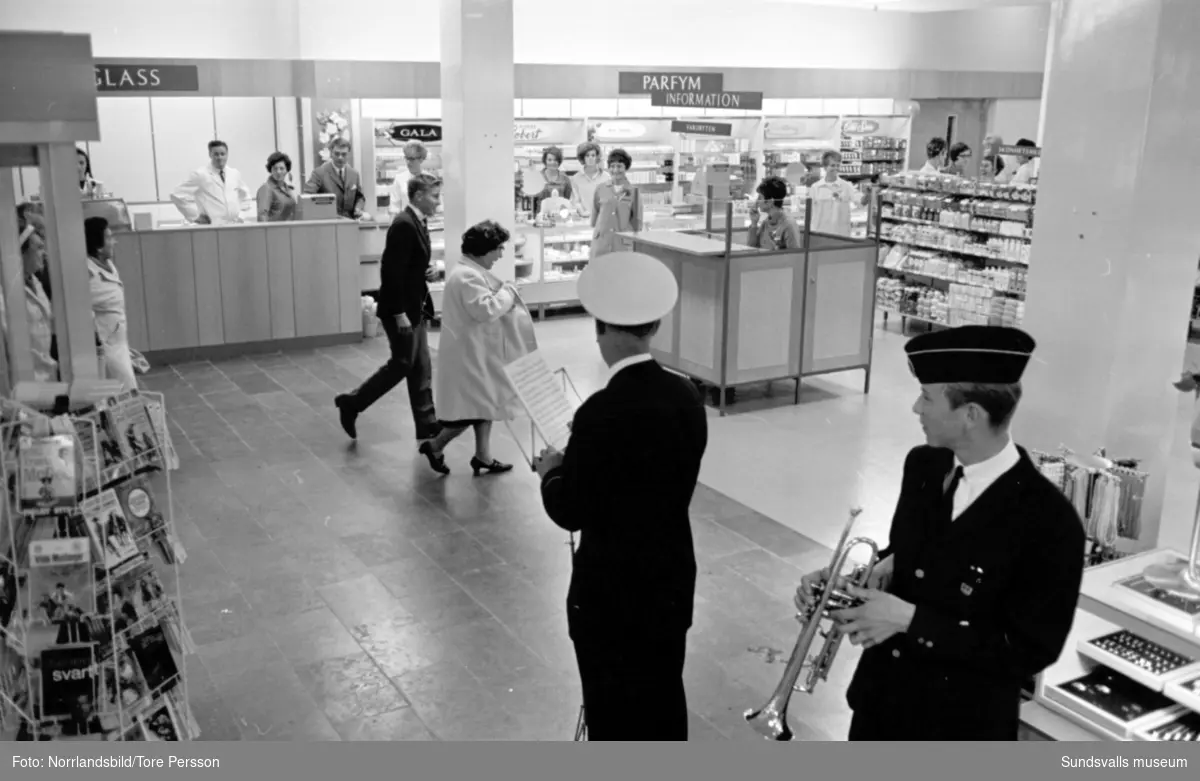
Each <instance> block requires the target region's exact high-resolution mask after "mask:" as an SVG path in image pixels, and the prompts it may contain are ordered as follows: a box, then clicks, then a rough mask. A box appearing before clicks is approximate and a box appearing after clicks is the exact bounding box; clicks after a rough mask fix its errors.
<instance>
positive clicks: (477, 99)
mask: <svg viewBox="0 0 1200 781" xmlns="http://www.w3.org/2000/svg"><path fill="white" fill-rule="evenodd" d="M441 4H442V5H441V11H442V172H443V177H444V179H445V183H444V186H443V187H442V202H443V209H444V211H445V222H446V231H445V235H446V251H445V257H446V264H447V269H449V268H451V267H452V266H453V264H454V263H456V262H457V261H458V259H459V257H460V256H461V253H460V243H461V236H462V234H463V231H465V230H466V229H467V227H468V226H470V225H474V224H475V223H477V222H480V221H481V220H488V219H490V220H495V221H496V222H498V223H500V224H501V225H503V226H504V227H506V228H508V229H509V230H510V231H511V230H512V229H513V146H512V138H513V96H514V90H513V0H441ZM510 247H511V245H510ZM511 255H512V253H511V249H510V251H509V252H508V253H507V255H506V257H504V258H503V259H501V261H500V262H499V263H498V264H497V266H496V268H495V273H497V274H498V275H499V276H500V277H501V278H503V279H512V278H513V260H512V256H511Z"/></svg>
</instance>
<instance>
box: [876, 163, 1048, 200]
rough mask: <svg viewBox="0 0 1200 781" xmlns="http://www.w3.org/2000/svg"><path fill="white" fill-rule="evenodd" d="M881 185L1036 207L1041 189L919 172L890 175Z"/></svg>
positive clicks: (881, 181) (1026, 185)
mask: <svg viewBox="0 0 1200 781" xmlns="http://www.w3.org/2000/svg"><path fill="white" fill-rule="evenodd" d="M880 183H881V184H883V185H886V186H887V187H894V188H897V189H904V190H913V191H916V192H924V193H938V194H941V195H958V196H965V197H969V198H980V199H986V200H992V201H1006V202H1009V203H1017V204H1029V205H1031V206H1032V205H1035V204H1036V203H1037V187H1036V186H1033V185H1028V184H999V183H997V182H985V181H980V180H978V179H968V178H966V177H962V176H953V175H950V174H922V173H920V172H917V171H906V172H903V173H897V174H889V175H887V176H884V177H882V178H881V180H880Z"/></svg>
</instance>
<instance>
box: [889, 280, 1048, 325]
mask: <svg viewBox="0 0 1200 781" xmlns="http://www.w3.org/2000/svg"><path fill="white" fill-rule="evenodd" d="M993 293H994V291H991V290H989V289H987V288H983V287H977V286H974V285H960V284H958V283H951V284H950V285H949V290H938V289H935V288H932V287H930V286H928V285H920V284H911V283H906V282H905V281H903V280H899V279H892V278H891V277H880V278H879V279H878V280H877V281H876V283H875V306H876V308H877V309H879V310H880V311H882V312H885V313H890V314H897V315H900V316H901V317H906V318H913V319H915V320H920V321H923V322H927V323H931V324H934V325H945V326H951V327H954V326H960V325H1004V326H1020V324H1021V322H1022V320H1023V319H1024V317H1025V303H1024V302H1023V301H1018V300H1016V299H1014V298H1010V297H1007V296H1004V295H1001V294H993Z"/></svg>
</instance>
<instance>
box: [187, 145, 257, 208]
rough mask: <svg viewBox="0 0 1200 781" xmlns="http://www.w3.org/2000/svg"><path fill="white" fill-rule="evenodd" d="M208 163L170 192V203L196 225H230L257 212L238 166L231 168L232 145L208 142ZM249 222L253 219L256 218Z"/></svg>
mask: <svg viewBox="0 0 1200 781" xmlns="http://www.w3.org/2000/svg"><path fill="white" fill-rule="evenodd" d="M208 161H209V162H208V165H206V166H204V167H203V168H197V169H196V170H195V171H192V173H191V176H189V177H188V178H187V181H185V182H184V183H183V184H181V185H179V186H178V187H176V188H175V192H173V193H171V202H172V203H174V204H175V208H176V209H178V210H179V213H180V214H182V215H183V218H184V219H185V220H187V221H188V222H193V223H196V224H197V225H228V224H230V223H237V222H246V221H247V215H252V214H254V213H255V211H254V210H255V203H254V201H253V200H252V198H253V194H252V193H251V192H250V188H249V187H247V186H246V182H245V181H244V180H243V179H242V175H241V174H240V173H238V170H237V169H236V168H230V167H229V145H228V144H226V143H225V142H224V141H209V142H208ZM249 221H251V222H253V221H254V217H250V218H249Z"/></svg>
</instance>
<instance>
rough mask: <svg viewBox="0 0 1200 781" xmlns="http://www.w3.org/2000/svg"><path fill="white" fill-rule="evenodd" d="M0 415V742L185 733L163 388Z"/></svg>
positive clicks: (189, 723)
mask: <svg viewBox="0 0 1200 781" xmlns="http://www.w3.org/2000/svg"><path fill="white" fill-rule="evenodd" d="M0 413H2V422H0V437H2V440H0V446H2V447H3V449H2V450H0V466H2V467H3V475H4V479H5V488H6V490H5V494H4V499H5V501H4V502H3V505H2V506H0V739H5V740H34V741H37V740H93V741H94V740H120V741H125V740H166V741H171V740H178V741H184V740H193V739H195V738H196V737H197V736H198V735H199V727H198V724H197V722H196V719H195V717H194V715H193V714H192V712H191V709H190V707H189V705H188V687H187V676H186V674H185V672H184V671H185V663H184V660H185V658H186V656H187V655H188V654H189V653H192V652H193V651H194V648H193V646H192V642H191V639H190V636H189V635H188V632H187V629H186V626H185V624H184V621H183V613H182V609H181V606H180V603H179V599H178V595H179V592H180V589H179V572H178V564H179V563H181V562H182V561H183V560H184V559H185V558H186V552H185V551H184V549H183V546H182V545H181V544H180V543H179V540H178V537H177V536H176V534H175V528H174V519H173V513H172V501H171V480H170V472H171V470H172V469H174V468H176V467H177V466H178V459H177V457H176V456H175V453H174V448H173V447H172V445H171V442H170V437H169V435H168V434H167V431H166V412H165V406H164V403H163V398H162V396H161V395H160V394H156V393H149V392H144V391H143V392H138V391H134V392H129V393H125V394H122V395H120V396H117V397H113V398H111V399H109V400H107V401H105V402H102V403H100V404H98V405H95V406H94V407H93V408H92V409H91V410H83V411H80V412H79V413H77V414H72V415H51V414H43V413H41V412H39V411H37V410H35V409H33V408H32V407H28V406H25V405H22V404H19V403H17V402H13V401H8V400H3V401H2V402H0Z"/></svg>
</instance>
